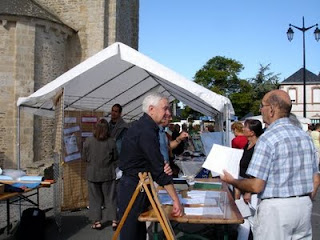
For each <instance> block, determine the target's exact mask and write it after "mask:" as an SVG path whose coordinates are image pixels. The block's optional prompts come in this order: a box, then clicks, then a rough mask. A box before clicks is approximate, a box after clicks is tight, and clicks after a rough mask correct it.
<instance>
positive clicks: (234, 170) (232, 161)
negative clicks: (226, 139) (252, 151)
mask: <svg viewBox="0 0 320 240" xmlns="http://www.w3.org/2000/svg"><path fill="white" fill-rule="evenodd" d="M242 154H243V149H236V148H230V147H225V146H221V145H218V144H213V146H212V148H211V151H210V153H209V155H208V157H207V159H206V161H205V162H204V163H203V165H202V167H203V168H206V169H209V170H211V171H214V172H216V173H219V174H223V170H226V171H228V172H229V173H230V174H231V175H232V176H233V177H234V178H238V175H239V162H240V159H241V157H242Z"/></svg>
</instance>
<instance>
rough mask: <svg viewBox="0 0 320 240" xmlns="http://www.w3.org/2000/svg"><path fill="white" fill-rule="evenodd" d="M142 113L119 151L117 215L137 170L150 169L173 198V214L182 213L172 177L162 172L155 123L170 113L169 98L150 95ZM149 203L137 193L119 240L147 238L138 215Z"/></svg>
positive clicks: (132, 187)
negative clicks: (119, 178) (121, 173)
mask: <svg viewBox="0 0 320 240" xmlns="http://www.w3.org/2000/svg"><path fill="white" fill-rule="evenodd" d="M142 110H143V112H144V114H143V116H142V117H141V118H140V119H139V120H138V121H137V122H135V123H134V124H133V125H132V126H131V127H130V128H129V129H128V131H127V134H126V135H125V137H124V139H123V141H122V150H121V154H120V160H119V167H120V169H121V170H122V171H123V176H122V178H121V180H120V182H119V193H118V197H119V198H118V207H119V214H120V217H122V216H123V214H124V211H125V209H126V207H127V205H128V203H129V201H130V199H131V197H132V194H133V192H134V190H135V188H136V186H137V184H138V182H139V178H138V173H139V172H151V174H152V176H153V179H154V180H155V181H156V182H157V183H158V184H159V185H160V186H164V188H165V189H166V190H167V192H168V193H169V195H170V197H171V198H172V200H173V208H172V215H173V216H182V215H183V208H182V205H181V203H180V201H179V198H178V196H177V194H176V191H175V189H174V186H173V182H172V176H170V175H168V174H166V173H165V172H164V170H163V169H164V161H163V156H162V155H161V152H160V147H159V127H158V125H159V124H160V123H161V122H162V121H163V119H165V118H166V117H167V116H168V115H169V114H170V112H169V102H168V99H167V98H166V97H165V96H164V95H162V94H159V93H152V94H149V95H148V96H147V97H146V98H145V99H144V100H143V103H142ZM148 205H149V201H148V198H147V195H146V193H145V192H140V193H139V194H138V196H137V199H136V201H135V202H134V205H133V207H132V209H131V211H130V213H129V215H128V217H127V220H126V221H125V223H124V225H123V228H122V230H121V233H120V239H121V240H129V239H130V240H131V239H135V240H140V239H146V225H145V223H142V222H139V221H138V216H139V215H140V213H142V212H143V211H144V210H146V208H147V207H148Z"/></svg>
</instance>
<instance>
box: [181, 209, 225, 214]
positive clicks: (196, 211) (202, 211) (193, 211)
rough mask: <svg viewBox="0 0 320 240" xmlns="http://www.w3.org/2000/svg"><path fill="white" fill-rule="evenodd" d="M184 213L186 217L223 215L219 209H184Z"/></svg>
mask: <svg viewBox="0 0 320 240" xmlns="http://www.w3.org/2000/svg"><path fill="white" fill-rule="evenodd" d="M184 213H185V214H186V215H195V216H203V215H223V212H222V211H221V209H220V208H219V207H185V208H184Z"/></svg>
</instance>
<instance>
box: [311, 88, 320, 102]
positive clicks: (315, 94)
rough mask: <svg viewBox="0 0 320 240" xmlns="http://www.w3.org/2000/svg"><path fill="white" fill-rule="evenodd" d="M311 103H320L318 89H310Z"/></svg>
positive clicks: (319, 90) (319, 91) (319, 89)
mask: <svg viewBox="0 0 320 240" xmlns="http://www.w3.org/2000/svg"><path fill="white" fill-rule="evenodd" d="M312 102H313V103H320V88H314V89H312Z"/></svg>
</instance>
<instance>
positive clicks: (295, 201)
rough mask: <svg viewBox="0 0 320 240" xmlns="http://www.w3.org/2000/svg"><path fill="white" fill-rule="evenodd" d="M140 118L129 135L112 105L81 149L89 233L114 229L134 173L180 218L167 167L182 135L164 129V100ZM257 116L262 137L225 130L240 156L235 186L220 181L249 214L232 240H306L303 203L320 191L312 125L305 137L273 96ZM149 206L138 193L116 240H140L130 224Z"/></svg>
mask: <svg viewBox="0 0 320 240" xmlns="http://www.w3.org/2000/svg"><path fill="white" fill-rule="evenodd" d="M142 110H143V112H144V114H143V116H142V117H141V118H140V119H139V120H138V121H136V122H134V123H133V124H132V125H131V126H130V127H129V126H128V124H127V123H126V122H125V121H124V120H123V119H122V117H121V113H122V107H121V105H119V104H115V105H114V106H113V107H112V109H111V120H110V122H107V121H106V120H104V119H101V120H99V122H98V123H97V125H96V128H95V131H94V135H93V137H90V138H87V139H86V141H85V143H84V147H83V152H84V154H83V155H84V158H85V160H86V161H87V163H88V167H87V180H88V192H89V216H90V219H92V221H93V224H92V228H93V229H101V225H102V221H103V220H109V221H112V224H113V225H112V226H113V227H114V230H115V229H116V228H117V224H118V221H119V219H121V217H122V216H123V215H124V212H125V210H126V208H127V206H128V204H129V201H130V199H131V197H132V194H133V192H134V191H135V189H136V186H137V183H138V182H139V177H138V173H139V172H151V174H152V176H153V179H154V181H155V182H156V183H157V184H158V185H160V186H163V187H164V189H165V190H167V192H168V194H169V196H170V197H171V198H172V201H173V207H172V213H171V214H172V215H173V216H176V217H179V216H182V215H183V214H184V209H183V206H182V204H181V203H180V200H179V198H178V196H177V193H176V190H175V188H174V185H173V177H176V176H178V173H179V168H178V167H177V166H176V165H175V164H174V162H173V159H174V156H175V155H179V154H181V153H183V151H184V149H185V145H186V144H187V141H188V139H189V134H188V133H187V131H186V130H185V129H182V131H181V129H180V125H178V124H176V125H174V124H171V123H170V122H171V120H172V116H171V111H170V108H169V101H168V99H167V98H166V97H165V96H164V95H162V94H159V93H151V94H149V95H148V96H146V97H145V99H144V100H143V103H142ZM260 111H261V114H262V117H263V122H264V123H265V124H266V126H268V127H267V128H266V129H263V128H262V124H261V122H260V121H259V120H251V119H250V120H246V121H245V122H244V123H241V122H235V123H233V124H232V126H231V130H232V132H233V133H234V135H235V138H234V139H233V140H232V143H231V145H232V147H233V148H240V149H244V153H243V156H242V158H241V160H240V165H239V169H240V171H239V178H238V179H235V178H233V177H232V175H230V174H229V173H228V172H227V171H224V174H222V175H220V178H221V180H223V181H225V182H227V183H229V184H230V185H232V186H234V197H235V199H242V200H243V201H244V202H245V203H246V204H249V205H250V207H251V208H252V209H253V210H254V211H255V213H254V214H253V215H252V216H249V217H248V218H246V219H245V222H244V224H242V225H240V226H239V228H238V239H252V238H253V239H311V238H312V229H311V209H312V201H311V200H312V199H313V198H314V196H315V194H316V192H317V189H318V186H319V184H320V177H319V169H318V168H319V150H320V149H319V140H320V124H318V125H317V126H316V128H315V129H314V130H313V131H310V133H309V134H308V133H307V132H304V131H303V130H302V129H301V128H300V127H299V126H297V124H295V123H294V118H292V115H290V111H291V100H290V98H289V96H288V94H287V93H286V92H284V91H281V90H273V91H271V92H269V93H267V94H266V95H265V96H264V97H263V99H262V102H261V106H260ZM165 129H166V130H167V131H165ZM210 129H211V128H210ZM212 131H213V129H212ZM149 204H150V203H149V201H148V198H147V195H146V193H145V192H143V191H141V192H139V194H138V196H137V198H136V201H135V203H134V205H133V207H132V209H131V211H130V212H129V214H128V216H127V219H126V221H125V223H124V225H123V227H122V229H121V233H120V239H121V240H126V239H137V240H139V239H146V225H145V223H143V222H139V221H138V216H139V215H140V214H141V213H142V212H143V211H145V210H146V208H147V207H149ZM102 212H106V213H107V214H106V216H107V218H103V214H102Z"/></svg>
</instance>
